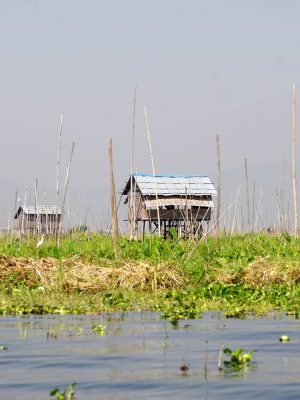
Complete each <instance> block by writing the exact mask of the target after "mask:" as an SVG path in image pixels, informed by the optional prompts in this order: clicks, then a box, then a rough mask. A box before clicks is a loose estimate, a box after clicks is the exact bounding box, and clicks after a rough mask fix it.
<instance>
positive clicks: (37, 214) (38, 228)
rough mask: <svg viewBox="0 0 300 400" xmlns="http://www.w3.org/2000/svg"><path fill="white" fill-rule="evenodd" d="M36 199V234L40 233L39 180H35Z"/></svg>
mask: <svg viewBox="0 0 300 400" xmlns="http://www.w3.org/2000/svg"><path fill="white" fill-rule="evenodd" d="M34 198H35V233H38V234H39V233H40V223H39V218H40V215H39V205H38V180H37V178H36V179H35V186H34Z"/></svg>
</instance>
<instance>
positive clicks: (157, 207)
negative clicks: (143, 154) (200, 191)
mask: <svg viewBox="0 0 300 400" xmlns="http://www.w3.org/2000/svg"><path fill="white" fill-rule="evenodd" d="M145 122H146V129H147V135H148V142H149V150H150V157H151V163H152V172H153V176H154V178H155V177H156V174H155V167H154V158H153V153H152V145H151V138H150V130H149V124H148V118H147V107H146V106H145ZM155 197H156V211H157V223H158V236H159V237H160V236H161V233H160V215H159V203H158V194H157V182H156V179H155Z"/></svg>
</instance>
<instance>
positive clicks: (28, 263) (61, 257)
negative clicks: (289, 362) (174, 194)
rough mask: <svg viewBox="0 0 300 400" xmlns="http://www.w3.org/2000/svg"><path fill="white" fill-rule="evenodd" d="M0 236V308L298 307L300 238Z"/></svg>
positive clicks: (177, 312)
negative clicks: (139, 239) (40, 238)
mask: <svg viewBox="0 0 300 400" xmlns="http://www.w3.org/2000/svg"><path fill="white" fill-rule="evenodd" d="M37 240H38V238H31V239H28V240H27V239H26V240H23V241H22V243H21V242H20V241H19V240H18V239H16V238H11V237H2V238H1V239H0V254H1V256H0V280H1V283H0V312H2V313H12V314H28V313H87V312H102V311H108V310H136V309H138V310H139V309H151V310H152V309H154V310H158V311H160V312H162V316H164V317H166V318H170V319H177V318H197V317H199V316H200V315H201V312H202V311H204V310H222V311H224V312H225V313H226V314H227V315H228V316H243V315H245V314H247V313H249V312H252V313H256V314H262V313H266V312H270V311H273V310H282V311H286V312H290V313H293V314H295V315H298V314H299V312H300V302H299V300H300V285H299V283H300V241H299V240H295V239H293V238H291V237H290V236H289V235H287V234H285V235H280V236H271V235H263V234H261V235H258V234H256V235H250V234H248V235H242V236H233V237H221V238H220V239H219V240H217V239H216V238H214V237H211V238H208V239H207V241H206V242H202V243H196V242H189V241H171V240H169V241H166V242H164V241H163V240H160V239H159V238H157V237H156V238H147V240H146V241H145V242H143V243H141V242H130V241H128V240H127V239H125V238H121V239H120V241H119V256H118V259H115V258H114V255H113V247H112V243H111V240H110V238H108V237H106V236H100V235H89V236H87V235H85V234H81V235H73V236H72V237H64V238H63V240H62V242H61V247H60V248H59V249H57V248H56V247H55V243H54V241H53V240H50V239H47V240H45V242H44V243H43V246H42V247H41V248H39V249H37V248H36V242H37Z"/></svg>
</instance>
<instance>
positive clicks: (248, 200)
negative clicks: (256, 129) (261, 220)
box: [245, 158, 250, 231]
mask: <svg viewBox="0 0 300 400" xmlns="http://www.w3.org/2000/svg"><path fill="white" fill-rule="evenodd" d="M245 176H246V190H247V211H248V231H249V228H250V198H249V182H248V167H247V159H246V158H245Z"/></svg>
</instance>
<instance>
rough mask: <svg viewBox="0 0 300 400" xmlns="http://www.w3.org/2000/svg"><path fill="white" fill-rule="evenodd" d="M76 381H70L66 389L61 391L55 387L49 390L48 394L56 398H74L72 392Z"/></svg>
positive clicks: (59, 399) (69, 399)
mask: <svg viewBox="0 0 300 400" xmlns="http://www.w3.org/2000/svg"><path fill="white" fill-rule="evenodd" d="M75 385H76V383H72V384H71V385H70V386H69V387H68V390H64V391H61V390H60V389H58V388H55V389H53V390H51V392H50V396H51V397H52V396H53V397H56V399H57V400H73V399H74V394H75V390H74V387H75Z"/></svg>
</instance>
